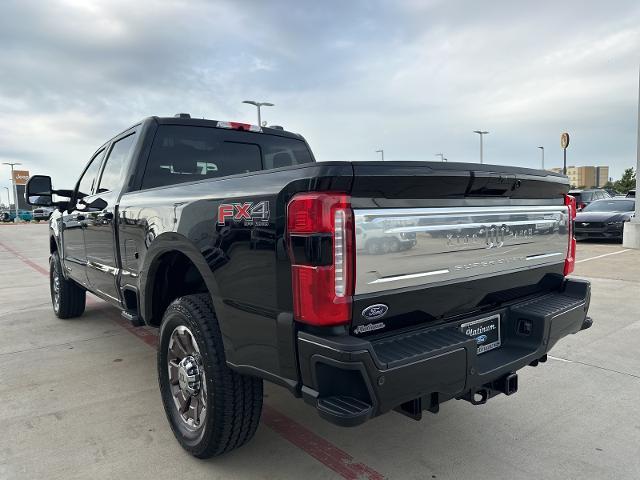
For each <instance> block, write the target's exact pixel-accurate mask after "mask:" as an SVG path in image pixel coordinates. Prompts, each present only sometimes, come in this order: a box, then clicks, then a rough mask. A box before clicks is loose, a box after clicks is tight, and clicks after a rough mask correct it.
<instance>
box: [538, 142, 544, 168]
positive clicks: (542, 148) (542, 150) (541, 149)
mask: <svg viewBox="0 0 640 480" xmlns="http://www.w3.org/2000/svg"><path fill="white" fill-rule="evenodd" d="M538 148H539V149H540V151H541V152H542V170H544V147H538Z"/></svg>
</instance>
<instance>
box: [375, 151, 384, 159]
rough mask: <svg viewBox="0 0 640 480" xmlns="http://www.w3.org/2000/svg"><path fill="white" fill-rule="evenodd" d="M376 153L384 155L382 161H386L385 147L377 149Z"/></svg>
mask: <svg viewBox="0 0 640 480" xmlns="http://www.w3.org/2000/svg"><path fill="white" fill-rule="evenodd" d="M376 153H379V154H380V156H381V157H382V161H383V162H384V149H383V148H381V149H380V150H376Z"/></svg>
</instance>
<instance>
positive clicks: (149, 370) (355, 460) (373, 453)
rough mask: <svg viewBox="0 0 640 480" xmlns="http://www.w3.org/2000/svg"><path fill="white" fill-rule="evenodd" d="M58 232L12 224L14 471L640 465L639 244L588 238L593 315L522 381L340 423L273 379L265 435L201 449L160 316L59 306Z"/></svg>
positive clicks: (8, 411) (4, 313)
mask: <svg viewBox="0 0 640 480" xmlns="http://www.w3.org/2000/svg"><path fill="white" fill-rule="evenodd" d="M46 234H47V228H46V226H44V225H20V226H6V227H0V328H1V331H2V340H1V341H0V432H2V435H0V479H2V480H4V479H14V478H20V479H41V478H42V479H44V478H46V479H70V478H78V479H87V478H91V479H98V478H104V479H113V478H119V477H120V478H139V479H172V478H184V477H185V476H186V477H188V478H190V479H200V478H202V479H204V478H206V479H216V478H270V479H271V478H273V479H276V478H277V479H279V478H300V477H301V476H304V478H305V480H311V479H324V478H348V479H349V478H353V479H356V478H369V479H375V478H399V479H408V478H415V479H418V478H420V479H424V478H437V479H445V478H447V479H459V478H473V479H484V478H486V479H514V478H518V479H519V478H524V479H529V478H531V479H534V478H535V479H540V478H544V479H569V478H580V479H592V478H597V479H599V478H602V479H609V478H617V479H622V478H628V479H637V478H638V476H639V474H638V472H640V457H639V456H638V445H640V407H639V406H638V405H639V404H638V398H640V349H638V347H637V345H638V344H639V343H640V278H639V277H640V251H635V250H624V249H623V248H622V247H621V246H620V245H619V244H596V243H580V244H579V245H578V261H579V263H578V264H577V266H576V272H575V275H576V276H578V277H584V278H588V279H589V280H591V281H592V283H593V294H592V302H591V310H590V313H591V316H592V317H593V318H594V320H595V323H594V326H593V327H592V328H591V329H589V330H587V331H584V332H581V333H580V334H578V335H575V336H572V337H570V338H568V339H565V340H564V341H562V342H561V343H559V344H558V345H557V346H556V347H555V348H554V349H553V350H552V352H551V355H552V358H551V359H550V360H549V361H548V362H547V363H546V364H544V365H541V366H539V367H537V368H526V369H524V370H523V371H522V372H521V374H520V389H519V391H518V393H517V394H516V395H514V396H512V397H509V398H507V397H505V396H499V397H496V398H495V399H492V400H491V401H490V402H489V403H488V404H487V405H484V406H478V407H474V406H472V405H470V404H468V403H466V402H459V401H451V402H448V403H446V404H444V405H443V406H442V407H441V410H440V413H439V414H438V415H430V414H426V415H425V418H424V419H423V420H422V422H415V421H413V420H410V419H408V418H406V417H403V416H401V415H398V414H395V413H391V414H388V415H385V416H383V417H380V418H377V419H374V420H372V421H370V422H368V423H366V424H365V425H363V426H361V427H357V428H353V429H341V428H339V427H335V426H332V425H330V424H328V423H326V422H324V421H322V420H321V419H320V418H319V417H318V416H317V414H316V413H315V412H314V411H313V409H311V408H310V407H308V406H307V405H305V404H304V403H302V402H301V401H299V400H295V399H293V398H291V396H290V395H289V394H288V393H287V392H285V391H284V390H283V389H280V388H278V387H274V386H270V385H269V386H267V388H266V389H265V397H266V399H265V403H266V407H265V410H264V412H263V420H262V423H261V425H260V428H259V429H258V433H257V435H256V437H255V439H254V440H253V441H252V442H251V443H250V444H248V445H247V446H245V447H243V448H241V449H239V450H237V451H235V452H233V453H231V454H229V455H227V456H225V457H222V458H219V459H212V460H207V461H201V460H197V459H194V458H192V457H190V456H189V455H188V454H186V453H185V452H183V451H182V449H181V448H180V447H179V445H178V444H177V442H176V441H175V440H174V439H173V436H172V434H171V431H170V429H169V426H168V424H167V422H166V420H165V416H164V412H163V409H162V404H161V402H160V396H159V394H158V388H157V383H156V371H155V349H154V348H153V337H151V336H150V335H151V333H150V332H147V331H146V330H144V329H132V328H125V324H123V322H122V321H121V320H120V319H119V317H118V312H117V311H116V310H115V309H113V308H112V307H109V306H107V305H106V304H104V303H103V302H101V301H99V300H95V299H93V300H92V301H91V302H90V303H89V305H88V307H87V311H86V313H85V314H84V315H83V316H82V317H80V318H78V319H74V320H66V321H63V320H58V319H56V318H55V317H54V315H53V313H52V311H51V305H50V300H49V286H48V278H47V276H46V271H47V266H48V243H47V236H46ZM150 338H151V341H149V339H150ZM145 339H146V340H147V341H142V340H145Z"/></svg>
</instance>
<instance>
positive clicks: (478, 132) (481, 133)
mask: <svg viewBox="0 0 640 480" xmlns="http://www.w3.org/2000/svg"><path fill="white" fill-rule="evenodd" d="M473 133H477V134H478V135H480V165H482V137H484V136H485V135H486V134H488V133H489V132H485V131H483V130H474V131H473Z"/></svg>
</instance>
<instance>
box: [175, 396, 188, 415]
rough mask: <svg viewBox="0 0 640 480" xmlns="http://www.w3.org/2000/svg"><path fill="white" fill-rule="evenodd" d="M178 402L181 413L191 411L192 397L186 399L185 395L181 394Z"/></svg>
mask: <svg viewBox="0 0 640 480" xmlns="http://www.w3.org/2000/svg"><path fill="white" fill-rule="evenodd" d="M178 401H179V402H180V413H182V414H184V413H185V412H186V411H187V410H189V405H190V404H191V397H190V396H189V397H186V398H185V396H184V394H183V393H181V395H180V398H178Z"/></svg>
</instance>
